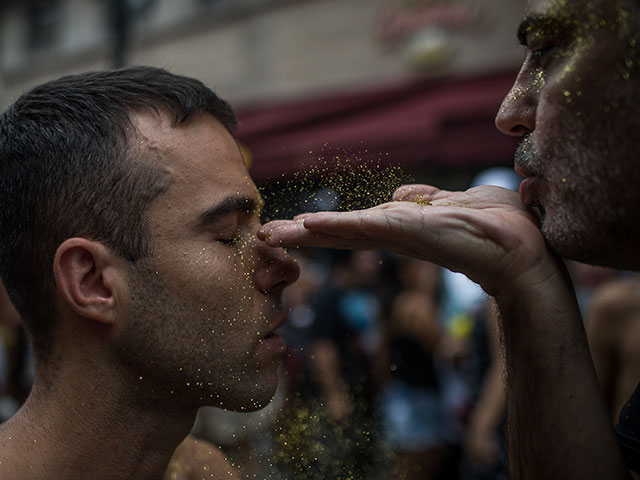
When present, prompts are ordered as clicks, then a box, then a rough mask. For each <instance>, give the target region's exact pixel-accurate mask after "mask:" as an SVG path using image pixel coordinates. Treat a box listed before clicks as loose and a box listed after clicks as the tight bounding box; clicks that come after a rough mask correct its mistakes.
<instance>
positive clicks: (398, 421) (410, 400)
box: [378, 257, 448, 480]
mask: <svg viewBox="0 0 640 480" xmlns="http://www.w3.org/2000/svg"><path fill="white" fill-rule="evenodd" d="M397 270H398V275H397V276H398V279H399V284H400V287H401V288H400V291H399V292H398V294H397V295H396V296H395V298H394V299H393V301H392V304H391V311H390V315H389V318H385V321H384V326H383V341H382V348H381V350H380V353H379V354H378V355H379V357H380V359H379V361H381V362H384V364H385V366H386V368H385V369H384V371H386V372H387V377H388V378H387V380H386V382H385V384H384V386H383V388H382V393H381V395H380V410H381V421H382V427H383V433H384V436H385V440H386V442H387V444H388V445H389V447H390V448H391V450H392V451H393V457H392V462H393V466H392V469H391V475H390V478H394V479H398V480H418V479H425V478H428V479H437V478H441V477H440V474H441V473H442V471H443V467H444V465H445V463H446V461H447V459H448V458H447V453H448V452H447V449H446V448H447V442H448V426H447V417H446V414H445V412H444V408H443V405H442V399H441V396H440V388H439V380H438V373H437V371H436V365H435V361H434V354H435V352H436V350H437V348H438V344H439V342H440V340H441V338H442V331H441V323H440V318H439V315H440V304H439V300H440V299H439V286H440V267H438V266H437V265H434V264H431V263H427V262H423V261H421V260H416V259H413V258H408V257H399V258H398V259H397Z"/></svg>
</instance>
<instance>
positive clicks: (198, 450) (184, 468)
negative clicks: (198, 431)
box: [163, 436, 239, 480]
mask: <svg viewBox="0 0 640 480" xmlns="http://www.w3.org/2000/svg"><path fill="white" fill-rule="evenodd" d="M237 478H239V477H238V474H237V472H236V470H235V469H234V468H233V467H232V466H231V464H230V463H229V462H228V461H227V459H226V458H225V456H224V455H223V454H222V452H221V451H220V449H219V448H218V447H216V446H214V445H212V444H211V443H209V442H207V441H205V440H201V439H196V438H195V437H192V436H189V437H187V438H185V439H184V441H183V442H182V443H181V444H180V445H179V446H178V448H177V449H176V450H175V452H174V453H173V457H171V461H170V462H169V466H168V468H167V471H166V472H165V475H164V479H163V480H204V479H207V480H212V479H214V480H215V479H219V480H229V479H237Z"/></svg>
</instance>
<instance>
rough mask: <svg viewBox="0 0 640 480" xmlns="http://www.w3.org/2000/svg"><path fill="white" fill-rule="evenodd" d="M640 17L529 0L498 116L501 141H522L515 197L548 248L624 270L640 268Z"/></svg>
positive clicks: (609, 0)
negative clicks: (516, 62) (518, 56)
mask: <svg viewBox="0 0 640 480" xmlns="http://www.w3.org/2000/svg"><path fill="white" fill-rule="evenodd" d="M639 9H640V5H638V4H637V2H635V1H634V0H594V1H591V2H583V1H580V0H529V1H528V2H527V6H526V9H525V18H524V20H523V22H522V24H521V25H520V28H519V31H518V36H519V39H520V41H521V42H522V43H523V44H524V45H526V47H527V51H526V58H525V60H524V63H523V65H522V68H521V70H520V73H519V74H518V77H517V79H516V81H515V83H514V85H513V88H512V89H511V91H510V92H509V93H508V95H507V96H506V97H505V99H504V101H503V104H502V106H501V108H500V111H499V113H498V115H497V117H496V125H497V126H498V128H499V129H500V130H501V131H502V132H504V133H507V134H510V135H518V136H523V140H522V143H521V145H520V147H519V148H518V151H517V153H516V157H515V169H516V172H518V173H519V174H520V175H521V176H523V177H525V180H524V181H523V183H522V184H521V187H520V197H521V199H522V201H523V203H525V204H526V205H529V206H531V207H534V208H535V209H537V211H538V212H539V213H540V221H541V228H542V232H543V234H544V236H545V238H546V239H547V242H548V243H549V245H550V246H551V248H552V249H554V250H555V251H556V252H557V253H558V254H560V255H562V256H565V257H568V258H573V259H577V260H581V261H584V262H592V263H600V264H605V265H608V266H624V267H626V268H629V267H639V266H640V255H638V247H637V245H638V242H637V240H636V238H637V234H638V233H640V221H639V220H640V215H639V214H638V213H637V212H638V211H639V210H638V208H637V205H639V204H640V189H639V188H638V187H637V184H638V181H640V170H639V169H638V166H639V163H638V156H639V154H640V142H638V140H637V132H638V131H639V129H640V115H638V112H637V107H636V103H637V99H638V98H640V96H639V95H640V82H639V80H640V77H639V72H640V69H639V66H640V64H639V62H640V54H639V49H640V45H638V40H639V39H640V34H639V33H638V32H639V30H638V29H637V25H638V24H640V18H639V14H638V10H639ZM630 262H631V263H630ZM634 262H635V263H634Z"/></svg>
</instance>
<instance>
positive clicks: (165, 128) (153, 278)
mask: <svg viewBox="0 0 640 480" xmlns="http://www.w3.org/2000/svg"><path fill="white" fill-rule="evenodd" d="M134 120H135V123H136V124H137V128H138V130H139V137H138V138H137V139H136V140H134V143H135V142H137V145H136V146H135V147H134V148H139V149H140V153H141V154H142V155H146V158H147V159H150V160H151V161H152V162H153V163H154V165H155V166H160V168H162V169H163V170H164V172H165V173H166V175H167V176H168V177H169V183H170V185H169V187H168V189H167V191H166V192H164V193H162V194H161V195H160V196H159V197H158V198H157V199H155V200H154V201H153V202H152V203H151V206H150V208H149V210H148V218H149V223H150V231H151V236H152V239H151V240H152V256H151V258H149V259H146V260H143V261H138V262H136V263H135V264H134V265H132V266H131V267H130V292H131V299H130V305H129V307H130V308H129V310H128V312H127V315H126V317H127V320H126V322H124V326H123V328H122V329H121V330H120V331H119V332H118V338H117V341H116V342H115V343H116V344H117V347H116V348H117V352H116V354H117V355H118V358H120V359H121V360H122V362H123V363H126V364H127V367H128V368H129V369H130V370H131V371H132V372H133V374H134V375H135V377H136V378H138V377H139V382H140V385H141V386H142V387H144V388H141V389H140V392H152V393H151V396H152V400H153V401H163V400H164V399H167V400H169V401H171V402H174V404H175V402H176V401H181V400H184V402H185V404H187V405H190V406H200V405H215V406H222V407H225V408H229V409H234V410H244V409H247V410H255V409H257V408H260V407H262V406H264V405H266V404H267V403H268V402H269V401H270V399H271V397H272V396H273V393H274V392H275V389H276V386H277V368H278V364H279V360H280V356H281V354H282V353H283V351H284V348H285V345H284V343H283V341H282V339H281V338H280V337H279V336H277V335H274V334H273V332H274V330H275V329H276V328H278V327H280V326H281V325H282V324H283V322H284V319H285V316H284V311H283V308H282V304H281V296H282V291H283V289H284V288H285V287H286V286H287V285H288V284H290V283H291V282H293V281H295V279H296V278H297V276H298V267H297V265H296V264H295V262H294V261H293V259H291V258H290V257H288V256H287V255H286V254H285V252H284V251H283V250H282V249H276V248H269V247H267V246H266V245H265V244H264V243H263V242H259V241H258V240H257V238H256V232H257V230H258V228H259V225H260V222H259V217H258V215H259V209H260V202H261V200H260V198H259V195H258V193H257V190H256V188H255V185H254V184H253V182H252V181H251V179H250V177H249V174H248V172H247V170H246V168H245V166H244V162H243V159H242V156H241V154H240V151H239V149H238V146H237V144H236V143H235V141H234V139H233V138H232V136H231V135H230V134H229V132H228V131H227V130H226V129H225V128H224V127H223V126H222V125H221V124H220V123H219V122H218V121H217V120H216V119H214V117H212V116H211V115H206V114H202V115H199V116H197V117H195V118H194V119H192V120H191V121H189V122H187V123H186V124H185V125H182V126H179V127H171V126H170V124H169V119H168V118H167V117H166V116H164V115H160V116H158V115H156V114H139V115H137V116H136V118H135V119H134ZM178 399H180V400H178Z"/></svg>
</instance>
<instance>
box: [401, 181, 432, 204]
mask: <svg viewBox="0 0 640 480" xmlns="http://www.w3.org/2000/svg"><path fill="white" fill-rule="evenodd" d="M438 192H440V189H439V188H436V187H432V186H431V185H419V184H416V185H403V186H402V187H400V188H398V189H397V190H396V191H395V192H394V194H393V200H395V201H406V202H416V201H418V203H420V201H421V200H422V201H425V202H428V201H430V200H431V199H432V198H433V197H434V196H435V195H436V194H437V193H438Z"/></svg>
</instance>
